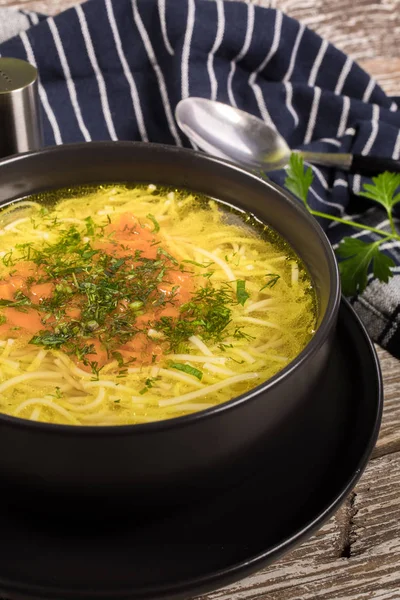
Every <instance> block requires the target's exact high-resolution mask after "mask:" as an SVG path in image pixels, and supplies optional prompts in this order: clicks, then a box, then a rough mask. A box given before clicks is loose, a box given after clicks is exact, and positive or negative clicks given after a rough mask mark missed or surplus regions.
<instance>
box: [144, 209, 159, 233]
mask: <svg viewBox="0 0 400 600" xmlns="http://www.w3.org/2000/svg"><path fill="white" fill-rule="evenodd" d="M147 218H148V219H150V221H152V223H153V225H154V229H153V233H158V232H159V231H160V225H159V223H158V221H157V219H156V218H155V216H154V215H152V214H150V213H149V214H148V215H147Z"/></svg>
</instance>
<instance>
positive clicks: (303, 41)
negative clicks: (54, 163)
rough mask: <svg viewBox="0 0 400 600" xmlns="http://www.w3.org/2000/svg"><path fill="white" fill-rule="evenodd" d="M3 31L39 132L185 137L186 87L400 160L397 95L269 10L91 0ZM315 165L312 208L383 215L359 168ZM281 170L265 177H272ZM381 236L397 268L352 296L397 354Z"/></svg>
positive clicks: (395, 253)
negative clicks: (34, 74)
mask: <svg viewBox="0 0 400 600" xmlns="http://www.w3.org/2000/svg"><path fill="white" fill-rule="evenodd" d="M17 32H18V35H16V34H17ZM1 36H2V38H3V40H5V38H6V37H10V36H14V37H11V39H7V40H5V41H3V42H2V43H1V44H0V54H1V55H2V56H14V57H18V58H23V59H25V60H26V59H27V60H28V61H30V62H31V63H33V64H35V65H37V67H38V69H39V73H40V77H41V85H40V99H41V103H42V107H43V115H44V130H45V142H46V144H61V143H67V142H77V141H83V140H85V141H90V140H106V139H112V140H117V139H121V140H142V141H145V142H146V141H150V142H163V143H168V144H175V145H179V146H189V147H190V143H189V141H188V140H187V139H186V138H185V136H184V135H183V134H182V133H181V132H180V131H179V130H178V127H177V125H176V123H175V120H174V116H173V115H174V109H175V106H176V104H177V103H178V101H179V100H180V99H181V98H186V97H188V96H203V97H208V98H213V99H217V100H220V101H222V102H227V103H230V104H232V105H234V106H238V107H239V108H241V109H244V110H246V111H248V112H251V113H253V114H255V115H257V116H259V117H261V118H262V119H264V121H265V122H267V123H270V124H271V123H272V124H274V126H275V127H276V128H277V129H278V130H279V132H280V133H281V134H282V135H283V136H284V137H285V139H286V140H287V141H288V143H289V145H290V146H291V147H292V148H303V147H304V148H307V149H313V150H323V151H329V152H343V151H345V152H357V153H361V154H369V153H374V154H379V155H381V156H387V157H392V158H396V159H399V158H400V131H399V130H400V112H399V111H398V106H400V98H398V99H396V98H388V97H387V96H386V95H385V93H384V92H383V91H382V89H381V88H380V87H379V86H378V85H377V84H376V83H375V82H374V81H373V80H372V79H371V78H370V77H369V76H368V75H367V74H366V73H365V72H364V71H363V70H362V69H361V68H360V67H359V66H358V65H357V64H355V63H354V62H353V61H352V60H351V59H350V58H349V57H346V56H345V55H344V54H342V53H341V52H340V51H339V50H337V49H336V48H334V47H333V46H332V45H330V44H329V43H328V42H326V41H325V40H322V39H321V38H320V37H319V36H317V35H316V34H315V33H313V32H312V31H310V30H308V29H307V28H306V27H304V26H303V25H301V24H300V23H298V22H297V21H295V20H293V19H291V18H289V17H287V16H285V15H283V14H282V13H281V12H280V11H278V10H274V9H269V8H261V7H255V6H254V5H252V4H251V3H247V4H245V3H243V2H223V1H222V0H215V1H214V0H90V1H89V2H87V3H86V4H83V5H81V6H77V7H75V8H72V9H70V10H67V11H66V12H64V13H62V14H60V15H58V16H57V17H54V18H52V17H51V18H46V17H45V16H43V15H37V14H35V13H28V12H23V11H20V12H11V11H10V10H8V11H7V9H2V10H1V9H0V39H1ZM398 101H399V104H398V103H397V102H398ZM313 171H314V175H315V180H314V184H313V187H312V190H311V204H312V206H313V207H314V208H315V209H317V210H320V211H324V212H330V213H332V214H335V215H339V216H342V217H345V216H346V215H353V216H354V215H357V218H358V219H359V220H361V221H362V222H364V223H365V224H368V225H373V226H374V227H379V228H381V229H383V230H384V229H385V228H386V227H387V226H388V223H387V220H386V218H385V215H384V213H383V211H382V210H381V209H380V208H379V207H374V206H373V205H372V204H370V203H369V202H368V201H367V200H366V199H361V198H357V196H356V194H357V192H358V191H360V188H361V186H362V183H363V180H362V179H361V178H360V177H359V176H357V175H355V176H349V175H347V174H345V173H343V172H340V171H336V170H334V169H322V168H321V169H318V168H313ZM284 177H285V174H284V172H283V171H277V172H276V173H273V174H272V175H271V178H272V179H274V180H275V181H276V182H278V183H281V184H282V183H283V181H284ZM322 225H323V226H324V227H326V226H327V223H326V222H324V223H322ZM349 234H353V235H355V236H357V237H361V238H362V239H363V240H366V241H367V240H368V239H373V235H372V237H371V235H370V234H368V235H367V232H365V231H360V230H357V232H353V231H352V230H349V228H348V227H346V226H341V225H336V224H333V225H331V226H330V227H329V229H328V235H329V237H330V239H331V241H332V243H333V244H334V245H335V244H337V243H338V241H339V240H340V238H341V237H342V236H343V235H349ZM383 248H384V249H385V251H386V252H388V253H389V254H390V255H391V256H392V257H393V259H394V260H395V262H396V265H397V266H396V267H395V269H394V270H395V273H399V275H396V276H395V277H394V278H393V279H392V280H391V281H390V283H389V284H381V283H379V282H377V281H374V280H373V279H372V278H371V279H370V282H369V285H368V288H367V290H366V292H365V293H364V294H363V295H362V296H361V297H359V298H355V299H353V300H352V301H353V304H354V306H355V308H356V310H357V311H358V312H359V314H360V315H361V316H362V318H363V320H364V323H365V324H366V326H367V328H368V330H369V333H370V334H371V335H372V337H373V339H374V340H375V341H377V342H378V343H380V344H381V345H383V346H384V347H386V348H387V349H388V350H389V351H390V352H392V353H393V354H395V355H397V356H400V247H399V244H398V243H393V242H390V243H387V244H384V246H383Z"/></svg>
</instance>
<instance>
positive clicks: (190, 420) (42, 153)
mask: <svg viewBox="0 0 400 600" xmlns="http://www.w3.org/2000/svg"><path fill="white" fill-rule="evenodd" d="M116 145H118V146H119V147H126V148H127V149H132V148H139V147H140V148H142V149H143V148H147V149H150V151H153V152H154V153H155V157H156V158H157V152H161V153H165V152H167V153H171V154H186V155H188V156H189V155H191V156H192V157H194V159H195V160H198V161H200V163H199V164H201V161H203V162H204V164H207V163H208V164H210V163H213V164H217V165H220V166H222V167H223V168H225V169H227V172H228V171H229V170H233V171H236V172H237V173H239V174H241V175H242V176H243V177H245V178H250V179H253V180H255V181H257V182H259V183H260V184H261V185H264V186H265V187H266V188H269V189H272V190H273V191H274V192H275V193H278V194H279V195H280V196H281V197H282V201H286V202H288V203H289V204H290V205H291V207H292V208H294V209H295V210H296V211H297V212H298V213H299V215H301V218H303V219H306V220H307V221H308V224H309V225H310V226H311V227H312V228H313V229H314V231H315V234H316V235H317V237H318V238H319V240H320V243H321V248H322V249H323V250H324V253H325V256H326V258H327V261H328V264H329V276H330V280H331V293H330V297H329V300H328V304H327V307H326V311H325V315H324V316H323V318H322V321H321V323H320V324H319V326H318V329H317V330H316V333H315V335H314V337H313V338H312V339H311V340H310V341H309V342H308V344H307V345H306V346H305V348H303V350H302V351H301V352H300V353H299V354H298V355H297V356H296V358H294V359H293V360H292V361H291V362H290V363H289V364H288V365H287V366H286V367H284V368H283V369H282V370H281V371H279V372H278V373H277V374H276V375H274V376H273V377H271V378H270V379H268V380H267V381H265V382H263V383H260V384H259V385H258V386H256V387H254V388H252V389H251V390H249V391H248V392H245V393H244V394H241V395H240V396H235V397H234V398H232V399H231V400H228V401H226V402H223V403H222V404H219V405H217V406H213V407H211V408H208V409H205V410H202V411H196V412H195V413H192V414H190V415H185V416H180V417H173V418H171V419H164V420H162V421H152V422H150V423H137V424H129V425H98V426H97V425H96V426H95V425H78V426H77V425H67V424H57V423H45V422H37V421H31V420H29V419H23V418H20V417H13V416H11V415H6V414H3V413H0V422H1V421H3V422H5V423H7V424H8V425H9V426H12V427H16V428H22V429H23V428H26V427H27V428H29V429H30V430H32V429H33V428H34V429H36V430H39V431H41V432H42V433H47V434H60V433H63V434H64V435H72V436H76V435H84V436H88V435H89V436H90V437H99V436H100V437H104V436H105V435H106V436H107V435H111V436H113V435H114V434H115V433H118V435H121V434H122V435H132V434H133V433H134V434H138V435H145V434H148V433H151V432H153V433H154V432H156V431H160V430H169V429H175V428H177V427H185V426H189V425H191V424H194V423H197V422H198V421H200V420H203V419H208V418H212V417H214V416H215V415H216V414H219V413H221V412H225V411H227V410H234V409H236V408H238V407H239V406H240V405H241V404H242V403H244V402H249V401H251V400H252V399H254V398H255V397H257V396H258V395H259V394H260V393H264V392H268V391H269V390H270V389H271V388H275V387H276V386H277V385H279V383H280V382H281V380H282V379H284V378H286V377H289V376H290V375H291V374H292V373H293V372H295V371H297V369H299V368H301V367H302V365H303V363H305V362H308V360H310V359H312V357H313V356H314V355H315V354H316V352H318V350H319V349H320V348H321V346H322V345H323V344H324V343H325V341H326V340H327V338H328V336H329V334H330V332H331V330H332V327H333V326H336V318H337V314H338V311H339V306H340V301H341V287H340V278H339V269H338V266H337V262H336V258H335V255H334V252H333V249H332V246H331V244H330V242H329V240H328V238H327V236H326V234H325V232H324V231H323V229H322V227H321V226H320V225H319V223H318V221H317V220H316V219H315V218H314V217H312V215H310V213H309V212H308V211H307V210H306V208H305V207H304V206H303V205H302V204H301V203H300V202H299V201H298V200H296V199H295V197H294V196H293V195H292V194H291V193H290V192H288V191H287V190H285V189H284V188H282V187H280V186H279V185H277V184H275V183H273V182H272V181H269V180H268V181H267V180H265V179H263V178H262V177H260V176H258V175H256V174H254V173H252V172H251V171H248V170H247V169H245V168H244V167H241V166H239V165H237V164H235V163H233V162H230V161H227V160H225V159H222V158H217V157H214V156H210V155H208V154H205V153H203V152H199V151H196V150H192V149H189V148H181V147H177V146H171V145H168V144H156V143H147V142H146V143H144V142H130V141H115V142H112V141H100V142H78V143H72V144H62V145H59V146H48V147H46V148H43V149H40V150H35V151H33V152H25V153H22V154H15V155H12V156H9V157H6V158H3V159H2V160H0V172H1V168H2V167H3V166H5V165H7V164H11V163H18V162H20V161H24V160H29V159H31V158H34V157H46V156H47V155H49V154H53V153H54V152H61V153H63V152H65V153H68V152H69V151H72V152H76V151H82V150H87V151H89V148H91V149H93V148H94V149H99V150H100V149H102V148H105V149H112V148H115V146H116ZM145 151H147V150H145ZM43 189H46V188H43ZM13 201H14V200H10V202H13ZM6 202H7V201H5V203H6ZM3 204H4V203H2V205H3ZM255 216H256V217H257V214H256V213H255ZM257 218H259V217H257ZM260 220H261V221H262V222H264V220H263V219H260Z"/></svg>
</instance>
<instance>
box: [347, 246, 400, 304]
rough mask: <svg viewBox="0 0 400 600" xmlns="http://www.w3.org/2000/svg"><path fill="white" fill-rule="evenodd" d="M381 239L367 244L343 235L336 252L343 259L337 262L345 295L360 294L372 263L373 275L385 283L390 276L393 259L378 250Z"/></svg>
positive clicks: (364, 286)
mask: <svg viewBox="0 0 400 600" xmlns="http://www.w3.org/2000/svg"><path fill="white" fill-rule="evenodd" d="M381 243H382V242H381V241H378V242H373V243H370V244H368V243H367V242H363V241H362V240H359V239H357V238H349V237H345V238H343V240H342V241H341V242H340V244H339V247H338V249H337V251H336V252H337V254H338V256H339V257H340V258H342V259H344V260H342V261H341V262H340V263H339V269H340V274H341V280H342V291H343V294H344V295H345V296H355V295H356V294H361V293H362V292H363V291H364V290H365V288H366V287H367V280H368V271H369V268H370V266H371V265H372V270H373V274H374V276H375V277H376V278H377V279H379V281H383V282H385V283H387V282H388V280H389V278H390V277H391V276H392V273H391V270H390V267H394V261H393V260H392V259H391V258H390V256H387V255H386V254H383V253H382V252H381V251H380V250H379V245H380V244H381Z"/></svg>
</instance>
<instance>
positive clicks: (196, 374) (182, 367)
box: [168, 362, 203, 381]
mask: <svg viewBox="0 0 400 600" xmlns="http://www.w3.org/2000/svg"><path fill="white" fill-rule="evenodd" d="M168 366H169V367H170V368H171V369H177V370H178V371H183V372H184V373H187V374H188V375H193V377H196V378H197V379H199V380H200V381H201V380H202V378H203V372H202V371H199V369H196V368H195V367H191V366H190V365H185V364H183V363H176V362H170V363H169V364H168Z"/></svg>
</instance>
